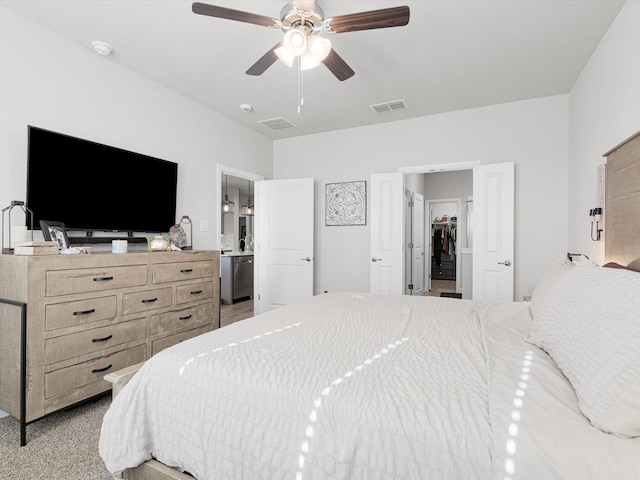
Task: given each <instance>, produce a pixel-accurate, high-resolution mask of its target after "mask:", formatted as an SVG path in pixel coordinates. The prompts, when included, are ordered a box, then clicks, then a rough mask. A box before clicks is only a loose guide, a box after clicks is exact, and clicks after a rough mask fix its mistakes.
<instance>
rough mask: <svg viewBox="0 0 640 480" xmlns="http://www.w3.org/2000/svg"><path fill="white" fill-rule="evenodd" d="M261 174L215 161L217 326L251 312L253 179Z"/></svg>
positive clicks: (252, 292) (253, 281) (254, 201)
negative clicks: (218, 258) (216, 173)
mask: <svg viewBox="0 0 640 480" xmlns="http://www.w3.org/2000/svg"><path fill="white" fill-rule="evenodd" d="M263 179H264V177H262V176H260V175H256V174H253V173H251V172H244V171H241V170H237V169H234V168H232V167H226V166H224V165H220V164H218V178H217V185H218V189H217V191H218V203H217V205H216V207H215V208H216V212H217V215H216V216H217V219H218V220H217V227H218V233H219V235H218V249H219V250H220V252H221V257H220V326H221V327H224V326H226V325H230V324H231V323H234V322H237V321H239V320H244V319H245V318H249V317H252V316H253V315H254V312H255V306H254V301H253V298H254V291H255V290H256V275H254V272H255V269H254V266H255V263H256V262H255V261H254V253H253V246H254V238H255V225H254V213H255V209H256V208H258V205H256V203H257V198H255V182H256V181H260V180H263Z"/></svg>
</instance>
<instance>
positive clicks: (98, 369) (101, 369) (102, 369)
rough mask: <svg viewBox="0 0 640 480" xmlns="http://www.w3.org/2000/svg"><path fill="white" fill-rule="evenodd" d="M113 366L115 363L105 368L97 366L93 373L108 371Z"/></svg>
mask: <svg viewBox="0 0 640 480" xmlns="http://www.w3.org/2000/svg"><path fill="white" fill-rule="evenodd" d="M111 367H113V364H111V365H107V366H106V367H104V368H95V369H93V370H91V373H100V372H106V371H107V370H109V369H110V368H111Z"/></svg>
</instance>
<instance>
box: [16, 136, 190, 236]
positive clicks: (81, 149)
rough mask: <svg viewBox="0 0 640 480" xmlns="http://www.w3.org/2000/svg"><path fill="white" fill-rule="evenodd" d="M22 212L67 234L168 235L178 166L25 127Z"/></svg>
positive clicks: (37, 223) (34, 221) (172, 218)
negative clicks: (58, 224) (61, 226)
mask: <svg viewBox="0 0 640 480" xmlns="http://www.w3.org/2000/svg"><path fill="white" fill-rule="evenodd" d="M28 135H29V145H28V160H27V207H28V208H29V209H30V210H31V211H32V212H33V223H34V228H40V227H39V225H40V224H39V222H40V220H49V221H57V222H62V223H64V225H65V227H66V229H67V230H86V231H88V232H91V231H111V232H145V233H147V232H148V233H162V232H168V231H169V228H170V227H171V226H172V225H174V224H175V222H176V187H177V181H178V164H177V163H174V162H169V161H166V160H161V159H159V158H154V157H150V156H147V155H142V154H139V153H134V152H130V151H127V150H123V149H120V148H116V147H110V146H107V145H102V144H100V143H95V142H91V141H88V140H82V139H80V138H76V137H71V136H69V135H63V134H60V133H56V132H52V131H49V130H44V129H41V128H37V127H33V126H29V131H28Z"/></svg>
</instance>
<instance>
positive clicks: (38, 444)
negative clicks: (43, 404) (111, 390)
mask: <svg viewBox="0 0 640 480" xmlns="http://www.w3.org/2000/svg"><path fill="white" fill-rule="evenodd" d="M110 403H111V396H110V395H106V396H103V397H100V398H98V399H97V400H94V401H91V402H89V403H87V404H84V405H80V406H77V407H74V408H72V409H69V410H65V411H60V412H56V413H54V414H52V415H49V416H47V417H45V418H42V419H40V420H37V421H35V422H33V423H31V424H30V425H27V444H26V445H25V446H24V447H21V446H20V423H19V422H18V421H17V420H16V419H15V418H13V417H5V418H2V419H0V479H2V480H5V479H7V480H8V479H11V480H103V479H104V480H111V479H113V477H112V476H111V475H110V474H109V472H108V471H107V469H106V468H105V466H104V463H103V462H102V459H101V458H100V454H99V453H98V438H99V436H100V427H101V426H102V417H103V416H104V413H105V412H106V411H107V409H108V408H109V405H110Z"/></svg>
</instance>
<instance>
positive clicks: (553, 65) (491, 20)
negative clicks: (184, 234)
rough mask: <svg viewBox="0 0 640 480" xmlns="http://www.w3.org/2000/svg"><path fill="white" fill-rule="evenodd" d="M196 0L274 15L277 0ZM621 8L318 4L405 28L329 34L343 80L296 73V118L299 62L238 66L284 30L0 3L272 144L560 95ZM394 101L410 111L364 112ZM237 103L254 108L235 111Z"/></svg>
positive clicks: (343, 0) (598, 2) (142, 11)
mask: <svg viewBox="0 0 640 480" xmlns="http://www.w3.org/2000/svg"><path fill="white" fill-rule="evenodd" d="M201 1H202V2H203V3H210V4H213V5H219V6H224V7H227V8H233V9H236V10H243V11H246V12H251V13H257V14H260V15H265V16H268V17H273V18H279V15H280V10H281V9H282V7H283V6H284V5H285V4H286V1H275V0H258V1H243V0H238V1H220V0H211V1H207V0H201ZM623 3H624V1H622V0H621V1H617V0H491V1H490V0H442V1H439V0H438V1H437V0H409V1H407V0H386V1H381V0H348V1H347V0H324V1H323V0H318V4H319V5H320V6H321V7H322V8H323V9H324V11H325V13H326V15H327V16H328V17H332V16H337V15H343V14H348V13H357V12H362V11H368V10H375V9H380V8H387V7H393V6H399V5H408V6H409V7H410V10H411V19H410V21H409V24H408V25H407V26H404V27H396V28H386V29H378V30H368V31H358V32H349V33H342V34H335V35H330V34H326V35H330V37H329V38H330V40H331V41H332V44H333V47H334V48H335V50H336V52H337V53H339V55H340V56H341V57H342V58H343V59H344V60H345V61H346V62H347V63H348V64H349V65H350V66H351V68H352V69H353V70H355V72H356V73H355V76H354V77H352V78H351V79H348V80H346V81H344V82H340V81H338V80H337V79H336V78H335V77H334V76H333V75H332V74H331V73H330V72H329V70H328V69H327V68H325V67H324V66H323V65H320V66H319V67H318V68H316V69H314V70H310V71H306V72H304V76H303V86H304V90H303V92H304V95H303V97H304V101H305V103H304V107H303V108H302V112H301V113H300V114H298V113H297V111H296V108H297V103H298V76H297V71H296V70H295V69H290V68H288V67H286V66H285V65H284V64H282V63H281V62H279V61H278V62H276V63H275V64H274V65H273V66H271V67H270V68H269V69H268V70H267V71H266V72H265V73H264V74H263V75H261V76H257V77H253V76H249V75H246V74H245V73H244V72H245V71H246V70H247V69H248V68H249V67H250V66H251V65H253V63H254V62H255V61H256V60H257V59H258V58H260V57H261V56H262V55H263V54H264V53H266V52H267V51H268V50H269V49H270V48H271V47H273V46H274V45H275V44H276V43H277V42H279V41H280V40H281V38H282V35H283V33H282V31H281V30H276V29H269V28H266V27H261V26H257V25H253V24H248V23H241V22H237V21H231V20H223V19H219V18H213V17H208V16H202V15H196V14H194V13H193V12H192V11H191V4H192V2H191V1H185V0H173V1H170V0H163V1H148V0H147V1H140V0H112V1H109V0H28V1H27V0H0V6H4V7H6V8H8V9H10V10H12V11H14V12H16V13H19V14H21V15H24V16H25V17H27V18H30V19H32V20H33V21H35V22H37V23H39V24H41V25H43V26H45V27H47V28H49V29H51V30H53V31H55V32H57V33H58V34H60V35H62V36H64V37H67V38H69V39H70V40H72V41H74V42H76V43H78V44H79V45H81V46H82V47H83V48H86V49H88V50H91V48H92V47H91V42H92V41H93V40H102V41H105V42H108V43H109V44H111V45H112V46H113V48H114V53H113V54H112V55H111V56H110V57H105V61H110V62H115V63H118V64H120V65H122V66H123V67H126V68H128V69H131V70H133V71H135V72H138V73H139V74H141V75H144V76H145V77H147V78H149V79H151V80H153V81H155V82H157V83H159V84H162V85H164V86H166V87H168V88H170V89H172V90H174V91H176V92H178V93H180V94H182V95H184V96H185V97H188V98H190V99H192V100H194V101H196V102H198V103H200V104H202V105H205V106H207V107H209V108H211V109H212V110H215V111H217V112H219V113H220V114H222V115H224V116H226V117H228V118H230V119H232V120H235V121H237V122H239V123H241V124H243V125H246V126H247V127H249V128H251V129H254V130H255V131H257V132H259V133H261V134H263V135H265V136H267V137H269V138H272V139H279V138H286V137H291V136H298V135H307V134H312V133H317V132H323V131H331V130H338V129H344V128H350V127H356V126H360V125H370V124H375V123H384V122H390V121H397V120H402V119H407V118H413V117H420V116H425V115H431V114H435V113H441V112H447V111H453V110H461V109H467V108H474V107H479V106H484V105H492V104H499V103H504V102H511V101H518V100H523V99H529V98H536V97H544V96H549V95H557V94H565V93H568V92H569V90H570V89H571V87H572V86H573V84H574V82H575V80H576V78H577V77H578V75H579V74H580V72H581V70H582V68H583V67H584V65H585V64H586V62H587V60H588V59H589V57H590V56H591V54H592V53H593V51H594V50H595V48H596V47H597V45H598V43H599V42H600V40H601V39H602V37H603V35H604V34H605V32H606V31H607V28H608V27H609V25H610V24H611V22H612V21H613V19H614V18H615V16H616V14H617V13H618V11H619V10H620V8H621V7H622V4H623ZM0 13H1V12H0ZM43 48H45V46H43ZM53 54H55V52H54V53H53ZM400 99H402V100H404V101H405V102H406V103H407V105H408V107H409V108H408V109H406V110H399V111H393V112H389V113H380V114H376V113H374V112H373V110H372V109H371V108H370V105H372V104H378V103H383V102H388V101H394V100H400ZM244 103H247V104H250V105H252V106H253V111H252V112H250V113H244V112H242V111H241V109H240V104H244ZM277 117H285V118H286V119H287V120H289V121H290V122H291V123H293V124H295V125H297V126H298V128H294V129H289V130H285V131H281V132H278V133H274V132H271V131H270V130H268V129H267V128H265V127H264V126H262V125H260V124H259V123H257V122H258V121H260V120H266V119H272V118H277Z"/></svg>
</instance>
